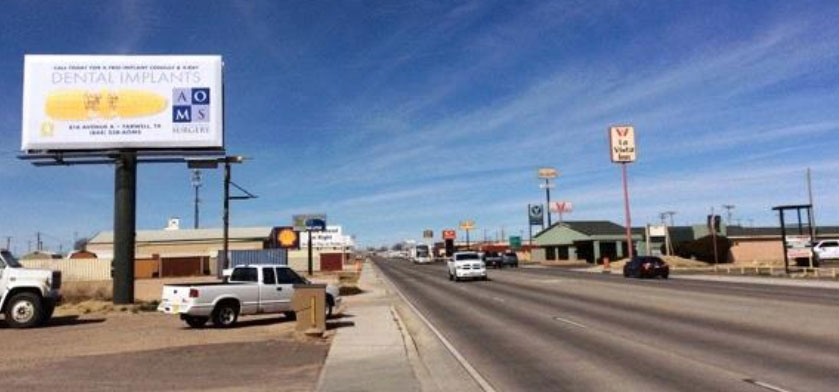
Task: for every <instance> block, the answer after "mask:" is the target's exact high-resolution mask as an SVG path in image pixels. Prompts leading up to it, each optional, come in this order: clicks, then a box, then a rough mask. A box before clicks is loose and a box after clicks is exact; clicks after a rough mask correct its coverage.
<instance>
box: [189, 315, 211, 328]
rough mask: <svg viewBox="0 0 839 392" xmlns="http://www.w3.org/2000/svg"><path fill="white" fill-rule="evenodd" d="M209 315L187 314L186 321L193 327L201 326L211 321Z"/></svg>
mask: <svg viewBox="0 0 839 392" xmlns="http://www.w3.org/2000/svg"><path fill="white" fill-rule="evenodd" d="M209 320H210V318H209V317H200V316H185V317H184V321H185V322H186V325H189V326H190V327H192V328H201V327H203V326H204V324H207V321H209Z"/></svg>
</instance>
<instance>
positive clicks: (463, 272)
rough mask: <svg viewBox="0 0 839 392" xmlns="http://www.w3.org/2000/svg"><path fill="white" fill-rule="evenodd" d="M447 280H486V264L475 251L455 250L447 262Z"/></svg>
mask: <svg viewBox="0 0 839 392" xmlns="http://www.w3.org/2000/svg"><path fill="white" fill-rule="evenodd" d="M447 264H448V265H447V267H448V271H449V280H454V281H460V280H462V279H480V280H487V270H486V264H484V262H483V260H481V256H480V255H478V253H477V252H457V253H455V254H453V255H452V258H451V259H449V261H448V263H447Z"/></svg>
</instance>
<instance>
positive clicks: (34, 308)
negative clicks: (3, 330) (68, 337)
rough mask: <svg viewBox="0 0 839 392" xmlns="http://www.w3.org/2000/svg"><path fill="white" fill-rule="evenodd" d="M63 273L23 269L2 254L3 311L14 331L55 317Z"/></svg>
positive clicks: (0, 306) (0, 304) (0, 307)
mask: <svg viewBox="0 0 839 392" xmlns="http://www.w3.org/2000/svg"><path fill="white" fill-rule="evenodd" d="M60 288H61V272H60V271H50V270H45V269H32V268H23V266H22V265H21V264H20V262H18V260H17V259H16V258H15V257H14V256H13V255H12V253H11V252H9V251H7V250H0V311H2V313H3V314H5V315H6V323H7V324H9V326H10V327H12V328H29V327H36V326H39V325H41V324H43V323H45V322H47V321H49V319H50V318H51V317H52V312H53V310H55V306H56V305H57V304H58V303H59V302H60V301H61V294H60V292H59V289H60Z"/></svg>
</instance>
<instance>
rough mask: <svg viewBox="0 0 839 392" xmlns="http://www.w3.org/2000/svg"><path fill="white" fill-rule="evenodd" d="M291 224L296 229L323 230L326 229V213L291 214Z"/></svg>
mask: <svg viewBox="0 0 839 392" xmlns="http://www.w3.org/2000/svg"><path fill="white" fill-rule="evenodd" d="M291 225H292V226H293V227H294V230H297V231H306V230H312V231H323V230H326V214H299V215H292V216H291Z"/></svg>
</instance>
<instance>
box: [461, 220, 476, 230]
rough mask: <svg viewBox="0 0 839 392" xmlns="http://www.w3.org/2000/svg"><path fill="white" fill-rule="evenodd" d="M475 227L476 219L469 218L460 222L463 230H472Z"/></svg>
mask: <svg viewBox="0 0 839 392" xmlns="http://www.w3.org/2000/svg"><path fill="white" fill-rule="evenodd" d="M474 228H475V221H473V220H471V219H469V220H465V221H462V222H460V229H461V230H472V229H474Z"/></svg>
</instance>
